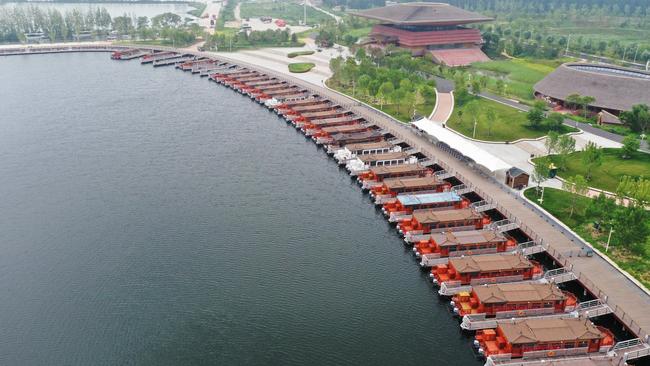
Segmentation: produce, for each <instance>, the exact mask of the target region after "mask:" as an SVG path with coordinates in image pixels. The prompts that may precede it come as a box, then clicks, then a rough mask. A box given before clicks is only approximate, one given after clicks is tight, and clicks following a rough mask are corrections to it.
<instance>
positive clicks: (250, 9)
mask: <svg viewBox="0 0 650 366" xmlns="http://www.w3.org/2000/svg"><path fill="white" fill-rule="evenodd" d="M240 12H241V17H242V18H243V19H245V18H259V17H261V16H270V17H272V18H279V19H283V20H284V21H286V22H287V24H290V25H298V23H299V22H300V21H302V20H303V7H302V6H300V5H298V4H293V3H286V2H277V3H276V2H254V3H248V2H246V3H242V4H241V8H240ZM331 20H332V17H330V16H329V15H327V14H325V13H322V12H320V11H318V10H315V9H314V8H311V7H307V23H308V24H317V23H318V24H320V23H324V22H326V21H331Z"/></svg>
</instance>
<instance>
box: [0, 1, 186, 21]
mask: <svg viewBox="0 0 650 366" xmlns="http://www.w3.org/2000/svg"><path fill="white" fill-rule="evenodd" d="M3 6H4V7H9V8H14V7H16V6H20V7H29V6H37V7H39V8H41V9H42V10H47V9H57V10H59V11H60V12H61V13H65V12H68V11H72V10H73V9H78V10H80V11H82V12H83V13H86V12H88V10H90V9H92V10H93V11H95V10H96V9H97V8H106V11H108V13H109V14H110V15H111V17H119V16H122V15H124V14H127V15H135V16H146V17H149V18H153V17H154V16H156V15H158V14H162V13H174V14H178V15H180V16H181V17H182V18H186V17H189V18H191V17H192V16H191V15H190V14H187V12H188V11H189V10H192V9H194V8H193V7H191V6H189V5H187V4H181V3H165V2H160V3H155V4H147V3H125V2H118V3H83V2H74V3H59V2H57V3H53V2H52V3H48V2H29V3H25V2H21V3H11V2H9V3H0V8H2V7H3Z"/></svg>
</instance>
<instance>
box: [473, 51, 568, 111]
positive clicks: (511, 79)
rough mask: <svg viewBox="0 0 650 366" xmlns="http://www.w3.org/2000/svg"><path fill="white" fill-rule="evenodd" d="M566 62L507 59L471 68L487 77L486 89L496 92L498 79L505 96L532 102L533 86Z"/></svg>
mask: <svg viewBox="0 0 650 366" xmlns="http://www.w3.org/2000/svg"><path fill="white" fill-rule="evenodd" d="M563 61H566V60H528V59H508V60H496V61H488V62H479V63H475V64H473V65H472V66H471V68H470V72H471V71H474V72H475V73H479V74H482V75H487V76H488V85H487V89H488V90H490V91H493V92H496V84H497V80H498V79H502V80H503V81H504V83H505V85H506V90H505V92H506V95H508V96H511V97H514V98H515V99H520V100H523V101H532V100H534V97H533V85H535V83H537V82H538V81H540V80H542V79H543V78H544V77H545V76H546V75H548V74H549V73H551V72H552V71H553V70H555V68H556V67H557V66H559V65H560V64H562V62H563Z"/></svg>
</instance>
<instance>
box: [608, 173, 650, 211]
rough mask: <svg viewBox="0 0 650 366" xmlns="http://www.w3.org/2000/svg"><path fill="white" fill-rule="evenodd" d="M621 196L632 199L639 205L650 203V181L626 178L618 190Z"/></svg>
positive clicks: (620, 183)
mask: <svg viewBox="0 0 650 366" xmlns="http://www.w3.org/2000/svg"><path fill="white" fill-rule="evenodd" d="M616 193H618V195H619V196H624V197H630V198H632V199H634V200H635V201H636V202H637V203H638V204H639V205H641V206H646V205H648V203H650V180H649V179H639V178H633V177H629V176H624V177H623V178H622V179H621V181H620V182H619V184H618V187H617V188H616Z"/></svg>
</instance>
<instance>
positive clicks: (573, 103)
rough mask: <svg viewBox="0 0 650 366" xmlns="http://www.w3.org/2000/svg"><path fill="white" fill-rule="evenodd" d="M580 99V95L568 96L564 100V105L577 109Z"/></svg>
mask: <svg viewBox="0 0 650 366" xmlns="http://www.w3.org/2000/svg"><path fill="white" fill-rule="evenodd" d="M581 99H582V97H581V96H580V94H570V95H569V96H568V97H566V99H565V100H564V101H565V102H566V104H568V107H569V108H574V109H575V108H577V107H578V106H579V105H580V101H581Z"/></svg>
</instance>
